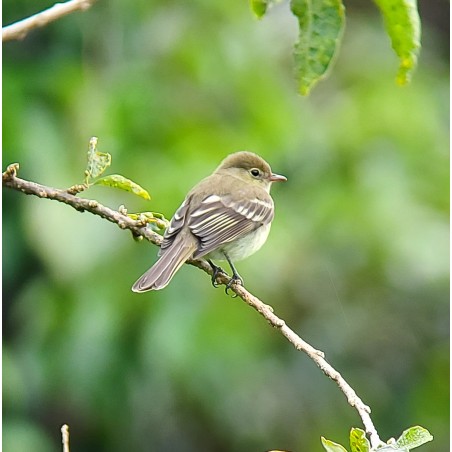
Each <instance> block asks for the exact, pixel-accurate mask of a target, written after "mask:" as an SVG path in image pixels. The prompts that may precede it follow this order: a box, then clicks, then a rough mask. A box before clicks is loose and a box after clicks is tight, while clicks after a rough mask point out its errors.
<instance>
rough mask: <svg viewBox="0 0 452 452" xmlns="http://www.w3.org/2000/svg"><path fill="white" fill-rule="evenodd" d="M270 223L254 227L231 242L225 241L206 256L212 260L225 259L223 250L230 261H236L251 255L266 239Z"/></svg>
mask: <svg viewBox="0 0 452 452" xmlns="http://www.w3.org/2000/svg"><path fill="white" fill-rule="evenodd" d="M270 226H271V224H267V225H265V226H262V227H260V228H259V229H256V230H255V231H253V232H250V233H249V234H247V235H245V236H243V237H241V238H239V239H236V240H235V241H234V242H232V243H226V244H224V245H223V246H222V247H221V248H219V249H217V250H215V251H212V252H211V253H209V254H208V255H207V256H206V257H207V258H209V259H213V260H223V261H224V260H226V258H225V256H224V254H223V251H224V252H225V253H226V254H227V255H228V256H229V259H231V261H232V262H237V261H240V260H242V259H245V258H246V257H248V256H251V255H252V254H254V253H255V252H256V251H258V250H259V249H260V248H261V247H262V245H263V244H264V243H265V241H266V240H267V237H268V234H269V232H270Z"/></svg>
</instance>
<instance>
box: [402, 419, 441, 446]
mask: <svg viewBox="0 0 452 452" xmlns="http://www.w3.org/2000/svg"><path fill="white" fill-rule="evenodd" d="M432 440H433V436H432V435H431V434H430V432H429V431H428V430H427V429H425V428H424V427H420V426H419V425H416V426H415V427H410V428H409V429H407V430H405V431H404V432H403V433H402V434H401V435H400V438H399V439H398V440H397V446H399V447H404V448H406V449H408V450H410V449H414V448H415V447H419V446H422V444H425V443H428V442H429V441H432Z"/></svg>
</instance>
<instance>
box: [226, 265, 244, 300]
mask: <svg viewBox="0 0 452 452" xmlns="http://www.w3.org/2000/svg"><path fill="white" fill-rule="evenodd" d="M233 284H240V285H241V286H243V279H242V277H241V276H240V275H239V274H238V273H237V272H236V271H234V273H233V274H232V278H231V279H230V280H229V282H228V283H227V284H226V288H225V289H224V291H225V292H226V295H229V293H228V291H229V289H230V288H231V286H232V285H233ZM232 297H233V298H235V297H237V294H235V295H233V296H232Z"/></svg>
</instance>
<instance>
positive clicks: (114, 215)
mask: <svg viewBox="0 0 452 452" xmlns="http://www.w3.org/2000/svg"><path fill="white" fill-rule="evenodd" d="M18 169H19V165H18V164H17V163H15V164H12V165H9V166H8V168H7V170H6V171H5V172H4V173H3V175H2V181H3V185H4V186H6V187H9V188H12V189H14V190H18V191H21V192H23V193H25V194H27V195H34V196H38V197H39V198H47V199H53V200H55V201H59V202H63V203H65V204H68V205H70V206H72V207H73V208H74V209H76V210H78V211H80V212H84V211H88V212H91V213H93V214H95V215H99V216H100V217H102V218H104V219H106V220H108V221H111V222H112V223H115V224H117V225H118V226H119V227H120V228H121V229H129V230H130V231H132V233H133V234H134V235H135V236H141V237H144V238H145V239H147V240H148V241H150V242H151V243H153V244H155V245H160V243H161V241H162V238H161V236H160V235H159V234H157V233H155V232H153V231H151V230H150V229H149V228H147V227H145V225H144V224H143V222H142V221H140V220H132V219H131V218H129V217H128V216H126V215H124V214H122V213H121V212H117V211H115V210H112V209H110V208H108V207H105V206H103V205H102V204H100V203H98V202H97V201H94V200H90V199H83V198H79V197H77V196H74V195H72V194H70V193H68V191H67V190H60V189H56V188H52V187H46V186H44V185H40V184H37V183H35V182H30V181H27V180H24V179H20V178H18V177H17V171H18ZM187 263H188V264H190V265H193V266H195V267H198V268H200V269H201V270H204V271H205V272H206V273H208V274H209V275H212V269H211V267H210V265H209V264H208V263H207V261H206V260H204V259H198V260H193V259H190V260H188V261H187ZM229 281H230V278H229V276H227V275H226V274H223V273H220V274H218V276H217V279H216V282H217V283H218V284H223V285H226V284H228V282H229ZM231 290H232V291H233V292H234V293H235V294H237V296H238V297H240V298H241V299H242V300H243V301H244V302H245V303H247V304H248V305H249V306H251V307H252V308H254V309H255V310H256V311H257V312H258V313H259V314H260V315H262V316H263V317H264V318H265V319H266V320H267V322H268V323H269V324H270V325H271V326H273V327H274V328H277V329H278V330H279V331H280V333H281V334H282V335H283V336H284V337H285V338H286V339H287V340H288V341H289V342H290V343H291V344H292V345H293V346H294V347H295V348H296V349H297V350H300V351H302V352H304V353H306V354H307V355H308V356H309V357H310V358H311V359H312V360H313V361H314V363H315V364H316V365H317V366H318V367H319V369H320V370H321V371H322V372H323V373H324V374H325V375H326V376H327V377H329V378H330V379H331V380H333V381H335V382H336V384H337V385H338V386H339V389H340V390H341V391H342V392H343V393H344V395H345V397H346V398H347V401H348V403H349V404H350V405H351V406H352V407H354V408H355V409H356V411H357V412H358V414H359V416H360V417H361V420H362V423H363V425H364V427H365V430H366V433H367V435H368V436H369V439H370V442H371V445H372V448H373V449H375V448H377V447H379V446H381V445H382V444H384V443H383V442H382V441H381V440H380V437H379V436H378V433H377V430H376V429H375V427H374V424H373V422H372V419H371V417H370V408H369V407H368V406H367V405H365V404H364V402H363V401H362V400H361V399H360V398H359V397H358V395H357V394H356V392H355V390H354V389H353V388H352V387H351V386H350V385H349V384H348V383H347V382H346V381H345V380H344V378H343V377H342V376H341V374H340V373H339V372H338V371H337V370H335V369H334V368H333V367H332V366H331V365H330V364H329V363H328V362H327V361H326V359H325V355H324V353H323V352H322V351H320V350H316V349H315V348H314V347H312V346H311V345H310V344H308V343H307V342H305V341H304V340H303V339H302V338H301V337H300V336H298V335H297V334H296V333H295V332H294V331H293V330H292V329H291V328H289V327H288V326H287V324H286V322H285V321H284V320H283V319H281V318H279V317H278V316H277V315H276V314H275V313H274V311H273V308H272V307H271V306H269V305H267V304H265V303H264V302H262V301H261V300H260V299H259V298H257V297H255V296H254V295H253V294H252V293H250V292H248V291H247V290H246V289H245V287H243V286H241V285H240V284H232V286H231Z"/></svg>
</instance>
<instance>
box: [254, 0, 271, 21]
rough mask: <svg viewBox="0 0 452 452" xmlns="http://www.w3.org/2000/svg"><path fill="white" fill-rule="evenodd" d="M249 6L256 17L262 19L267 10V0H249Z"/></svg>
mask: <svg viewBox="0 0 452 452" xmlns="http://www.w3.org/2000/svg"><path fill="white" fill-rule="evenodd" d="M250 6H251V10H252V11H253V13H254V14H255V15H256V17H257V18H258V19H262V17H264V15H265V13H266V12H267V7H268V0H250Z"/></svg>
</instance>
